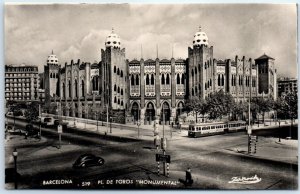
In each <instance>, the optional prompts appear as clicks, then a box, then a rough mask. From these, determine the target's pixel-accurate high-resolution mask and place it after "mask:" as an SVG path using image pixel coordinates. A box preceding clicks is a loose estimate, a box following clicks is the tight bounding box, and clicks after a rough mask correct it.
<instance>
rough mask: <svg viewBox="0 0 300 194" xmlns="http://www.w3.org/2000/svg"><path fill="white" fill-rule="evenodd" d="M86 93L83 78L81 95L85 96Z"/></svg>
mask: <svg viewBox="0 0 300 194" xmlns="http://www.w3.org/2000/svg"><path fill="white" fill-rule="evenodd" d="M84 95H85V93H84V81H83V80H81V96H82V97H84Z"/></svg>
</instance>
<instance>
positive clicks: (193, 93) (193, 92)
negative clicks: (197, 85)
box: [192, 88, 194, 96]
mask: <svg viewBox="0 0 300 194" xmlns="http://www.w3.org/2000/svg"><path fill="white" fill-rule="evenodd" d="M192 96H194V88H192Z"/></svg>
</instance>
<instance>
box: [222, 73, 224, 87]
mask: <svg viewBox="0 0 300 194" xmlns="http://www.w3.org/2000/svg"><path fill="white" fill-rule="evenodd" d="M222 86H224V74H222Z"/></svg>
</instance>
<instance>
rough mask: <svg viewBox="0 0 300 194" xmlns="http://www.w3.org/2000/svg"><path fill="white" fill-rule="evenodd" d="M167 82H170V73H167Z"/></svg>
mask: <svg viewBox="0 0 300 194" xmlns="http://www.w3.org/2000/svg"><path fill="white" fill-rule="evenodd" d="M166 84H167V85H169V84H170V76H169V74H167V79H166Z"/></svg>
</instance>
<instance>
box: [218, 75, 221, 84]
mask: <svg viewBox="0 0 300 194" xmlns="http://www.w3.org/2000/svg"><path fill="white" fill-rule="evenodd" d="M220 85H221V77H220V74H218V86H220Z"/></svg>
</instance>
